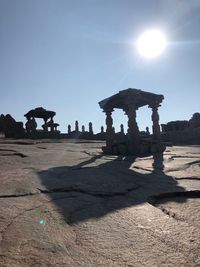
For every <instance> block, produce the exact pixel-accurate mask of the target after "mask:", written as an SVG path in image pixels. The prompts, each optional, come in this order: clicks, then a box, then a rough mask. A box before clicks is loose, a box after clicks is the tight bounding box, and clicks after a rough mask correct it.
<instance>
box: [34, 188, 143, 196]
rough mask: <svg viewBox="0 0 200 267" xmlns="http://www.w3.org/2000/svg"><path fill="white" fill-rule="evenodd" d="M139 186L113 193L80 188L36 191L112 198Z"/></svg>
mask: <svg viewBox="0 0 200 267" xmlns="http://www.w3.org/2000/svg"><path fill="white" fill-rule="evenodd" d="M138 187H139V186H134V187H131V188H127V189H125V190H124V191H117V192H116V191H115V192H101V191H88V190H84V189H81V188H53V189H51V190H48V189H39V188H38V190H39V191H40V192H41V193H43V194H51V193H74V192H75V193H82V194H87V195H91V196H95V197H112V196H124V195H126V194H127V193H129V192H131V191H133V190H135V189H138Z"/></svg>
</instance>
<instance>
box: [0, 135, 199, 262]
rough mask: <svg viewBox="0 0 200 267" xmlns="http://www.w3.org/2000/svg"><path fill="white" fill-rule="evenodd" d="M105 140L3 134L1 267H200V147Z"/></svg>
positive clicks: (0, 155) (0, 143) (0, 158)
mask: <svg viewBox="0 0 200 267" xmlns="http://www.w3.org/2000/svg"><path fill="white" fill-rule="evenodd" d="M102 144H103V143H102V142H94V141H93V142H83V141H82V142H75V141H73V140H71V141H69V140H65V141H64V140H63V141H50V140H43V141H29V140H3V139H1V140H0V266H1V267H29V266H34V267H35V266H36V267H37V266H38V267H43V266H50V267H56V266H57V267H62V266H63V267H64V266H70V267H71V266H72V267H73V266H95V267H96V266H134V267H137V266H148V267H149V266H159V267H160V266H187V267H189V266H200V223H199V218H200V205H199V204H200V193H199V192H200V191H199V190H200V147H199V146H190V147H189V146H188V147H186V146H185V147H184V146H182V147H169V148H167V150H166V151H165V153H164V155H163V159H162V157H161V156H159V155H155V156H154V157H152V156H150V157H144V158H136V159H135V158H133V157H122V156H120V157H117V156H106V155H102V153H101V149H100V148H101V146H102ZM153 163H154V164H153ZM152 164H153V166H152ZM162 164H164V169H163V168H162Z"/></svg>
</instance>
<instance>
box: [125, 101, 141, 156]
mask: <svg viewBox="0 0 200 267" xmlns="http://www.w3.org/2000/svg"><path fill="white" fill-rule="evenodd" d="M125 112H126V114H127V116H128V138H129V150H130V153H132V154H134V153H137V152H138V151H139V144H140V134H139V129H138V125H137V122H136V107H135V106H134V105H133V104H131V105H129V106H128V108H127V109H126V110H125Z"/></svg>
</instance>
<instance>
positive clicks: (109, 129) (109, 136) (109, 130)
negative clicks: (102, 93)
mask: <svg viewBox="0 0 200 267" xmlns="http://www.w3.org/2000/svg"><path fill="white" fill-rule="evenodd" d="M105 113H106V147H107V149H109V150H111V149H112V144H113V119H112V110H109V111H108V110H106V111H105Z"/></svg>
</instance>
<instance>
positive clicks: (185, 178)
mask: <svg viewBox="0 0 200 267" xmlns="http://www.w3.org/2000/svg"><path fill="white" fill-rule="evenodd" d="M175 180H196V181H200V177H196V176H191V177H180V178H175Z"/></svg>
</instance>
